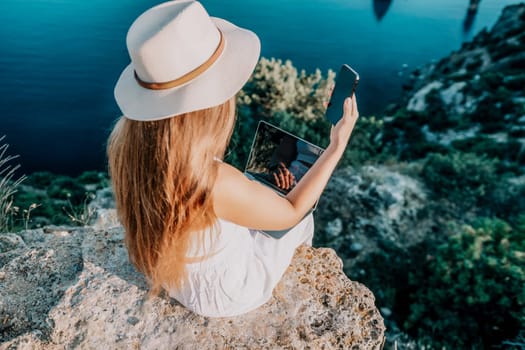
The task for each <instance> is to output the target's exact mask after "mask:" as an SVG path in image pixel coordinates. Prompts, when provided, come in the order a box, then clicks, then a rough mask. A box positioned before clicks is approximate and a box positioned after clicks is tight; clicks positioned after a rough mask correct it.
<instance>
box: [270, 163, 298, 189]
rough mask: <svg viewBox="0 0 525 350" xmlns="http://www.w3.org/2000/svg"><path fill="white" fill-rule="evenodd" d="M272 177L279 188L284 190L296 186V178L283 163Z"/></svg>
mask: <svg viewBox="0 0 525 350" xmlns="http://www.w3.org/2000/svg"><path fill="white" fill-rule="evenodd" d="M272 175H273V180H274V182H275V184H276V185H277V187H279V188H281V189H283V190H289V189H291V188H292V187H293V186H295V176H293V174H292V173H291V172H290V170H288V169H287V168H286V165H284V163H283V162H280V163H279V166H278V168H277V171H274V172H273V173H272Z"/></svg>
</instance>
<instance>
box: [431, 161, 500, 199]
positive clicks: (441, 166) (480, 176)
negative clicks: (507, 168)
mask: <svg viewBox="0 0 525 350" xmlns="http://www.w3.org/2000/svg"><path fill="white" fill-rule="evenodd" d="M495 169H496V161H495V160H493V159H488V158H486V157H485V156H478V155H476V154H473V153H461V152H454V153H451V154H445V155H442V154H437V153H432V154H430V155H428V156H427V158H426V160H425V163H424V165H423V169H422V171H421V175H422V177H423V179H424V180H425V182H426V184H427V186H428V187H429V188H430V189H431V190H432V191H433V193H434V194H435V196H436V197H438V198H446V199H448V200H449V201H450V202H452V203H455V204H457V205H458V206H459V207H460V208H464V209H468V208H469V207H471V206H474V205H477V204H479V203H480V202H481V200H483V199H484V198H485V197H486V195H487V193H488V192H489V191H491V190H492V189H493V188H494V186H495V183H496V181H497V180H498V179H497V177H496V174H495Z"/></svg>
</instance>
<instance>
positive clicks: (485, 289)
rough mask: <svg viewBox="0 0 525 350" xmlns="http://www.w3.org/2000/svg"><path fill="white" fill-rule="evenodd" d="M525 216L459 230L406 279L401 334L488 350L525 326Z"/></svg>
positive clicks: (450, 346)
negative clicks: (407, 296) (407, 306)
mask: <svg viewBox="0 0 525 350" xmlns="http://www.w3.org/2000/svg"><path fill="white" fill-rule="evenodd" d="M524 285H525V216H521V218H520V221H519V223H518V224H517V225H516V226H515V227H511V226H510V225H509V224H508V223H506V222H504V221H501V220H498V219H480V220H479V221H478V222H477V223H475V224H474V225H472V226H464V227H462V228H460V229H458V231H457V234H455V235H452V236H451V237H450V238H449V239H448V242H446V243H444V244H442V245H440V246H439V247H437V249H436V251H435V252H434V254H432V255H429V256H428V259H427V261H426V262H425V263H424V264H423V265H422V266H420V267H419V268H418V269H416V270H413V271H412V272H411V273H410V278H409V286H410V287H411V288H412V289H413V290H414V292H413V293H411V295H410V300H411V303H410V312H409V315H408V317H407V319H406V321H405V323H404V326H405V329H406V330H408V331H410V332H412V333H415V334H417V335H418V336H419V337H423V338H425V337H428V338H432V339H433V340H434V345H435V346H439V347H441V346H446V347H447V348H448V349H459V348H467V347H468V348H489V347H491V346H494V345H498V344H500V343H501V342H502V341H503V340H505V339H511V338H513V337H515V336H516V335H517V334H518V332H519V330H520V328H523V324H524V322H525V289H524V288H523V286H524Z"/></svg>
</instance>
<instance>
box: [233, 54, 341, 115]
mask: <svg viewBox="0 0 525 350" xmlns="http://www.w3.org/2000/svg"><path fill="white" fill-rule="evenodd" d="M334 77H335V73H334V72H333V71H332V70H329V71H328V74H327V76H326V78H325V77H324V76H323V74H322V73H321V71H320V70H319V69H317V70H316V71H315V72H314V73H312V74H306V72H305V71H304V70H301V71H298V70H297V68H295V67H294V66H293V64H292V62H291V61H289V60H287V61H285V62H283V61H281V60H279V59H275V58H270V59H267V58H264V57H263V58H261V60H260V61H259V63H258V64H257V66H256V67H255V70H254V72H253V74H252V77H251V78H250V80H249V81H248V83H247V84H246V85H245V87H244V88H243V90H242V91H241V92H240V93H239V96H238V102H239V104H241V105H245V106H247V107H249V108H250V110H251V111H252V113H253V114H254V115H257V116H261V117H266V118H271V117H272V116H273V115H274V114H275V113H276V112H286V113H289V114H292V115H294V116H296V117H298V118H300V119H303V120H311V119H315V118H318V117H320V116H322V115H323V114H324V110H325V107H324V101H325V100H326V99H327V96H328V94H329V91H330V88H331V87H332V86H333V85H334Z"/></svg>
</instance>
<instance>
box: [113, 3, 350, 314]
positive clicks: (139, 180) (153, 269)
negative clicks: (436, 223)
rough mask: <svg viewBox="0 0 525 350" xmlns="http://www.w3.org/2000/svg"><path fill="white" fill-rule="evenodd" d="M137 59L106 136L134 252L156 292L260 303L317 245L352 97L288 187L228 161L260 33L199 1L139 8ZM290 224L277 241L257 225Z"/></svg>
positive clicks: (204, 306)
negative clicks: (299, 256) (316, 220)
mask: <svg viewBox="0 0 525 350" xmlns="http://www.w3.org/2000/svg"><path fill="white" fill-rule="evenodd" d="M127 46H128V51H129V53H130V56H131V60H132V63H131V64H130V65H129V66H128V67H127V68H126V69H125V70H124V72H123V73H122V75H121V77H120V79H119V81H118V83H117V85H116V87H115V97H116V100H117V103H118V105H119V107H120V108H121V110H122V112H123V115H124V116H123V117H122V118H121V119H120V120H119V121H118V122H117V124H116V125H115V128H114V130H113V132H112V134H111V136H110V139H109V143H108V157H109V168H110V174H111V179H112V182H113V187H114V192H115V198H116V203H117V211H118V214H119V218H120V220H121V222H122V224H123V226H124V228H125V231H126V236H125V241H126V244H127V248H128V251H129V256H130V260H131V261H132V262H133V264H134V265H135V266H136V267H137V268H138V269H139V270H140V271H141V272H142V273H144V275H145V276H146V277H147V278H148V280H149V282H150V285H151V292H152V293H153V294H156V293H158V292H159V291H160V290H161V289H165V290H166V291H167V292H168V293H169V294H170V296H172V297H174V298H175V299H177V300H178V301H179V302H180V303H182V304H183V305H185V306H186V307H187V308H189V309H191V310H193V311H194V312H196V313H198V314H201V315H204V316H212V317H222V316H234V315H239V314H242V313H245V312H248V311H250V310H253V309H255V308H257V307H258V306H260V305H262V304H264V303H265V302H266V301H268V299H269V298H270V297H271V294H272V290H273V288H274V287H275V285H276V284H277V282H278V281H279V279H280V278H281V276H282V275H283V273H284V271H285V270H286V268H287V266H288V265H289V264H290V262H291V259H292V256H293V254H294V250H295V248H296V247H297V246H298V245H300V244H302V243H311V240H312V235H313V219H312V216H311V215H309V216H306V217H305V215H306V213H307V211H308V210H309V209H310V208H311V207H312V206H313V204H314V202H315V201H316V200H317V199H318V198H319V196H320V194H321V192H322V190H323V188H324V187H325V185H326V183H327V181H328V179H329V177H330V175H331V174H332V172H333V170H334V168H335V167H336V165H337V162H338V160H339V158H340V157H341V155H342V154H343V151H344V149H345V147H346V144H347V142H348V139H349V137H350V134H351V132H352V129H353V127H354V125H355V122H356V120H357V116H358V113H357V107H356V103H355V100H354V99H350V98H349V99H347V101H346V102H345V106H344V111H345V112H344V117H343V118H342V119H341V121H340V122H339V123H338V124H337V125H336V126H335V127H334V128H333V129H332V131H331V136H330V137H331V142H330V145H329V146H328V148H327V149H326V151H325V152H324V153H323V155H322V156H321V157H320V158H319V160H318V161H317V162H316V163H315V164H314V165H313V167H312V168H311V170H310V171H309V172H308V173H307V174H306V175H305V176H304V177H303V178H302V180H301V181H300V182H299V183H298V184H297V185H296V186H295V188H294V189H293V190H292V191H290V192H289V194H288V195H287V196H286V197H281V196H279V195H277V194H276V193H275V192H273V191H272V190H270V189H268V188H267V187H265V186H262V185H260V184H258V183H256V182H252V181H250V180H248V179H247V178H246V177H245V176H244V175H243V174H242V173H241V172H239V171H238V170H237V169H235V168H234V167H232V166H230V165H228V164H226V163H224V162H222V158H223V156H224V152H225V149H226V147H227V145H228V142H229V139H230V136H231V133H232V130H233V127H234V122H235V94H236V93H237V92H238V91H239V90H240V89H241V87H242V86H243V85H244V83H245V82H246V81H247V80H248V78H249V76H250V75H251V72H252V71H253V69H254V67H255V65H256V63H257V60H258V57H259V52H260V45H259V41H258V39H257V36H256V35H255V34H253V33H252V32H250V31H248V30H245V29H241V28H238V27H236V26H234V25H233V24H231V23H229V22H227V21H225V20H222V19H219V18H212V17H209V15H208V14H207V13H206V10H205V9H204V8H203V7H202V5H201V4H200V3H198V2H196V1H171V2H167V3H164V4H161V5H159V6H156V7H154V8H152V9H150V10H148V11H146V12H145V13H144V14H142V15H141V16H140V17H139V18H138V19H137V20H136V21H135V22H134V23H133V24H132V26H131V28H130V30H129V32H128V36H127ZM292 226H294V228H293V229H292V230H291V231H290V232H288V233H287V234H286V235H285V236H284V237H283V238H281V239H279V240H277V239H273V238H271V237H269V236H266V235H265V234H264V233H262V232H261V231H259V230H281V229H286V228H290V227H292Z"/></svg>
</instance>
